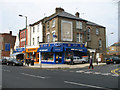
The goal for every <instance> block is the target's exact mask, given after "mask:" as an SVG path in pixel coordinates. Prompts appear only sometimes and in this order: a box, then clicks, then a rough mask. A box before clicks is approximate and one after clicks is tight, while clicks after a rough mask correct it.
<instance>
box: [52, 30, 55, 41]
mask: <svg viewBox="0 0 120 90" xmlns="http://www.w3.org/2000/svg"><path fill="white" fill-rule="evenodd" d="M53 35H55V32H52V36H53ZM52 41H53V42H55V37H52Z"/></svg>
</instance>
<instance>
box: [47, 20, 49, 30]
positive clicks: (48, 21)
mask: <svg viewBox="0 0 120 90" xmlns="http://www.w3.org/2000/svg"><path fill="white" fill-rule="evenodd" d="M48 29H49V21H48V22H47V30H48Z"/></svg>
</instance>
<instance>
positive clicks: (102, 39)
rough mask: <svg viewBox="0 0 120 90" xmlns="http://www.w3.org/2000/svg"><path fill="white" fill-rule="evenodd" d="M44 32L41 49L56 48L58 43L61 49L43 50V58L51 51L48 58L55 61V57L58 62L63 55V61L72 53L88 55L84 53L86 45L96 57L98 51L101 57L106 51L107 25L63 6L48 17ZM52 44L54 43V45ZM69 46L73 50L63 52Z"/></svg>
mask: <svg viewBox="0 0 120 90" xmlns="http://www.w3.org/2000/svg"><path fill="white" fill-rule="evenodd" d="M43 32H44V33H43V42H44V43H40V45H41V46H42V47H41V49H42V48H45V47H46V48H48V47H54V48H55V47H56V45H57V44H58V46H59V50H61V51H54V50H55V49H54V48H53V51H54V52H58V53H56V54H54V53H52V54H51V53H49V52H51V50H50V51H49V52H47V53H43V52H44V51H43V52H42V51H41V52H42V54H41V55H42V56H43V57H42V60H44V59H45V58H46V57H45V55H46V54H47V55H48V53H49V54H50V55H48V56H49V57H48V58H51V60H53V59H54V60H53V62H54V63H55V62H56V59H55V58H57V62H59V60H60V58H59V57H61V59H62V58H63V59H62V60H60V61H63V63H64V61H65V60H66V59H67V58H68V57H69V55H70V54H71V55H75V56H76V55H77V56H80V55H86V54H85V53H83V52H84V47H85V45H86V46H87V48H88V49H89V50H90V51H91V50H92V51H93V52H94V54H91V55H92V56H93V57H94V58H96V53H97V56H98V57H101V58H102V55H103V54H105V53H106V31H105V27H104V26H101V25H98V24H96V23H93V22H90V21H88V20H85V19H82V18H80V16H79V13H78V12H76V13H75V15H72V14H70V13H67V12H65V11H64V9H63V8H56V9H55V13H54V14H52V15H50V16H49V17H46V19H45V21H44V30H43ZM46 43H47V44H46ZM55 43H56V44H55ZM44 44H46V45H44ZM52 44H54V45H53V46H52ZM66 45H68V46H69V47H68V46H66ZM82 45H83V46H82ZM62 47H63V48H62ZM73 47H74V49H73ZM79 47H83V48H81V49H83V50H81V51H80V50H79V49H80V48H79ZM56 48H58V47H56ZM68 48H69V49H70V50H72V52H66V53H64V54H63V53H62V52H64V51H66V50H68ZM78 48H79V49H78ZM41 49H40V50H41ZM56 50H57V49H56ZM92 51H91V52H92ZM38 52H39V50H38ZM60 52H61V53H60ZM51 56H52V57H51ZM58 59H59V60H58Z"/></svg>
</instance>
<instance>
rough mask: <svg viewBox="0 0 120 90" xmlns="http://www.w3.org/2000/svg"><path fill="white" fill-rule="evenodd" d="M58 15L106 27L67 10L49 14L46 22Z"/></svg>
mask: <svg viewBox="0 0 120 90" xmlns="http://www.w3.org/2000/svg"><path fill="white" fill-rule="evenodd" d="M57 16H58V17H64V18H69V19H75V20H81V21H86V22H87V24H88V25H92V26H99V27H103V28H105V27H104V26H101V25H98V24H96V23H93V22H90V21H88V20H85V19H82V18H80V17H76V16H75V15H72V14H70V13H67V12H65V11H62V12H60V13H55V14H53V15H51V16H49V17H48V19H47V20H46V21H45V22H47V21H49V20H51V19H53V18H55V17H57Z"/></svg>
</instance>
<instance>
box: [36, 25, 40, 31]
mask: <svg viewBox="0 0 120 90" xmlns="http://www.w3.org/2000/svg"><path fill="white" fill-rule="evenodd" d="M39 26H40V25H39V24H38V25H37V32H39Z"/></svg>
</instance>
